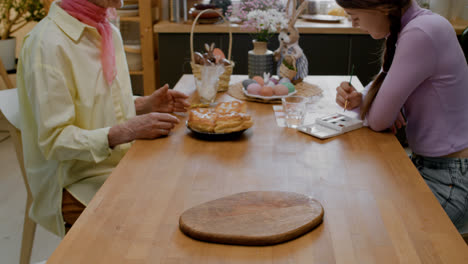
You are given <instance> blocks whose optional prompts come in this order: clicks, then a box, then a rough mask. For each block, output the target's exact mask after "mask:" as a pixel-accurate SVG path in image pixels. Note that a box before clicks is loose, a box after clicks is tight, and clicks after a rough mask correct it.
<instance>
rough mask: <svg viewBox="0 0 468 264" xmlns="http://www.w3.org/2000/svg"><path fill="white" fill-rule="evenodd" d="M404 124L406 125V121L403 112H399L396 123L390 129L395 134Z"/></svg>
mask: <svg viewBox="0 0 468 264" xmlns="http://www.w3.org/2000/svg"><path fill="white" fill-rule="evenodd" d="M403 126H406V121H405V118H404V117H403V115H402V114H401V112H400V113H399V114H398V117H397V120H396V121H395V123H393V125H392V127H391V128H390V130H391V131H392V133H393V134H396V133H397V130H398V129H400V128H402V127H403Z"/></svg>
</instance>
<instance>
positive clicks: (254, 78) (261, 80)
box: [252, 76, 265, 86]
mask: <svg viewBox="0 0 468 264" xmlns="http://www.w3.org/2000/svg"><path fill="white" fill-rule="evenodd" d="M252 80H254V81H256V82H257V83H258V84H260V85H261V86H263V85H264V84H265V82H264V81H263V78H262V77H261V76H254V77H252Z"/></svg>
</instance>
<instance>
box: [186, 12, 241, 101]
mask: <svg viewBox="0 0 468 264" xmlns="http://www.w3.org/2000/svg"><path fill="white" fill-rule="evenodd" d="M209 11H214V12H217V13H218V14H219V15H220V16H221V17H222V18H223V19H224V21H225V23H228V25H229V50H228V56H227V59H228V60H229V61H230V62H231V65H228V66H224V72H223V74H221V76H219V80H218V84H217V90H218V92H223V91H227V89H228V88H229V81H230V80H231V75H232V70H233V68H234V62H233V61H232V60H231V50H232V30H231V24H230V23H229V21H228V20H227V19H226V18H225V17H224V16H223V15H222V14H221V13H220V12H219V11H216V10H213V9H206V10H203V11H202V12H200V14H198V16H197V17H196V18H195V20H194V21H193V24H192V30H191V31H190V54H191V56H192V61H191V62H190V66H192V73H193V76H194V77H195V78H197V79H199V80H200V79H201V70H202V67H204V65H200V64H196V63H195V56H194V52H193V31H194V29H195V25H196V24H197V21H198V18H199V17H200V16H201V15H202V14H203V13H205V12H209Z"/></svg>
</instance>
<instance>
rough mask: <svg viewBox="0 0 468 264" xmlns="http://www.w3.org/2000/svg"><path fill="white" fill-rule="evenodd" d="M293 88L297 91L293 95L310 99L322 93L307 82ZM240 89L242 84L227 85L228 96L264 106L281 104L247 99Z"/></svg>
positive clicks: (251, 98)
mask: <svg viewBox="0 0 468 264" xmlns="http://www.w3.org/2000/svg"><path fill="white" fill-rule="evenodd" d="M295 86H296V91H297V92H296V94H295V95H299V96H304V97H311V96H314V95H319V94H321V93H322V89H320V88H319V87H318V86H317V85H313V84H310V83H307V82H300V83H298V84H296V85H295ZM242 89H243V86H242V82H238V83H235V84H232V85H229V89H228V94H229V95H230V96H232V97H234V98H237V99H239V100H243V101H252V102H259V103H265V104H281V99H274V100H264V99H260V98H254V97H247V96H245V94H244V92H243V91H242Z"/></svg>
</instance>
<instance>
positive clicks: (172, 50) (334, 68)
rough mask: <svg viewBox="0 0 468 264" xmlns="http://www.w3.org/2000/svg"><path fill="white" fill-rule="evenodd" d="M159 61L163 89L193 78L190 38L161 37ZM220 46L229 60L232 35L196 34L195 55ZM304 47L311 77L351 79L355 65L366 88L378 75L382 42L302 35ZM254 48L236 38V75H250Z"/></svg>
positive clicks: (344, 36)
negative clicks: (210, 45) (249, 54)
mask: <svg viewBox="0 0 468 264" xmlns="http://www.w3.org/2000/svg"><path fill="white" fill-rule="evenodd" d="M158 40H159V60H160V72H159V74H160V81H161V85H163V84H165V83H168V84H169V85H170V86H171V87H173V86H174V85H175V84H176V82H177V81H178V80H179V79H180V77H181V76H182V74H191V73H192V69H191V67H190V60H191V58H190V34H189V33H159V37H158ZM212 42H214V43H215V44H216V47H219V48H220V49H222V50H223V51H224V52H225V54H226V56H227V51H228V46H229V35H228V34H226V33H196V34H195V35H194V51H198V52H203V51H204V43H212ZM299 42H300V46H301V47H302V49H303V51H304V53H305V54H306V56H307V59H308V61H309V74H310V75H348V74H350V72H351V67H352V65H353V64H354V65H355V75H357V76H358V78H359V79H360V80H361V82H362V84H363V85H366V84H367V83H368V82H369V81H371V80H372V78H373V76H374V75H375V74H377V73H378V71H379V69H380V67H381V65H380V51H381V49H382V41H376V40H374V39H372V38H371V37H370V36H367V35H350V34H301V38H300V40H299ZM278 46H279V43H278V39H277V37H276V36H274V37H273V38H272V39H271V40H270V42H269V43H268V48H269V49H270V50H275V49H276V48H278ZM252 48H253V45H252V38H251V36H250V35H249V34H233V42H232V57H231V58H232V60H233V61H234V62H235V63H236V65H235V67H234V74H247V52H248V51H249V50H251V49H252Z"/></svg>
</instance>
